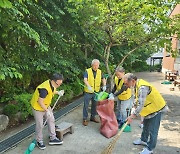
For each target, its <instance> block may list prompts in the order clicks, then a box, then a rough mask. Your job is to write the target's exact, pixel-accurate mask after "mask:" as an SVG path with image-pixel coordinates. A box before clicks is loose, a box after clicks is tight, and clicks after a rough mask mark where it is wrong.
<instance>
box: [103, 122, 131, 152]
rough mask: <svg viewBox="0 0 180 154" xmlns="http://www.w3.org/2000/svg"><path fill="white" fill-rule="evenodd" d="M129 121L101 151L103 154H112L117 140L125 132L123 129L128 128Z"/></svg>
mask: <svg viewBox="0 0 180 154" xmlns="http://www.w3.org/2000/svg"><path fill="white" fill-rule="evenodd" d="M127 124H128V123H127V122H126V123H125V124H124V125H123V127H122V128H121V130H120V131H119V132H118V134H117V135H116V136H115V137H114V138H113V139H112V141H111V142H110V143H109V145H108V146H107V147H106V148H105V149H104V150H103V151H102V152H101V154H112V150H113V149H114V147H115V144H116V142H117V140H118V139H119V137H120V135H121V133H122V132H123V130H124V129H125V128H126V126H127Z"/></svg>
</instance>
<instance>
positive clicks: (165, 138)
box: [5, 72, 180, 154]
mask: <svg viewBox="0 0 180 154" xmlns="http://www.w3.org/2000/svg"><path fill="white" fill-rule="evenodd" d="M137 76H138V77H140V78H144V79H145V80H147V81H149V82H151V83H152V84H153V85H155V86H156V87H157V88H158V90H159V91H160V92H161V93H162V94H163V96H164V98H165V99H166V100H167V102H168V105H169V107H170V109H171V112H170V113H168V115H165V117H164V120H162V123H161V127H160V132H159V138H158V143H157V147H156V149H155V151H154V153H155V154H178V153H179V152H180V111H179V105H180V91H179V90H178V89H175V91H173V92H171V91H169V87H170V86H172V85H162V84H160V83H161V82H162V81H163V79H164V77H163V74H161V73H156V72H155V73H137ZM82 107H83V106H82V105H81V106H79V107H77V108H76V109H74V110H73V111H71V112H70V113H68V114H67V115H65V116H63V117H62V118H61V119H60V120H58V121H56V124H59V123H61V122H69V123H72V124H74V133H73V134H69V133H68V134H66V135H65V136H64V143H63V145H58V146H50V145H48V141H49V139H48V133H47V127H46V128H45V129H44V142H45V144H46V149H45V150H40V149H38V148H37V147H36V148H35V149H34V151H33V154H100V153H101V152H102V151H103V149H104V148H106V147H107V146H108V144H109V142H110V141H111V140H112V138H110V139H107V138H105V137H104V136H103V135H101V134H100V132H99V128H100V124H97V123H93V122H90V123H89V125H88V126H87V127H84V126H83V125H82ZM139 122H140V120H139V118H138V119H135V120H134V121H133V123H132V132H130V133H122V134H121V136H120V138H119V140H118V141H117V143H116V145H115V148H114V149H113V154H137V153H138V152H140V151H141V150H142V149H143V146H134V145H133V144H132V141H133V140H135V139H137V138H139V137H140V134H141V131H142V129H140V128H139V127H138V124H139ZM34 138H35V136H34V135H32V136H31V137H29V138H28V139H26V140H24V141H23V142H21V143H20V144H18V146H17V147H14V148H13V149H10V150H8V151H7V152H5V153H6V154H22V153H24V151H25V150H26V148H27V147H28V145H29V144H30V143H31V141H32V140H33V139H34Z"/></svg>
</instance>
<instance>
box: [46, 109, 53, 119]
mask: <svg viewBox="0 0 180 154" xmlns="http://www.w3.org/2000/svg"><path fill="white" fill-rule="evenodd" d="M46 116H47V117H48V118H50V117H51V116H52V114H51V112H50V111H49V110H47V111H46Z"/></svg>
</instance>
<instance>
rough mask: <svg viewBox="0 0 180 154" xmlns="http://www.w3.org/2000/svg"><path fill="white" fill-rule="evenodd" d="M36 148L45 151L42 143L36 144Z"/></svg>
mask: <svg viewBox="0 0 180 154" xmlns="http://www.w3.org/2000/svg"><path fill="white" fill-rule="evenodd" d="M37 147H38V148H39V149H41V150H44V149H46V146H45V145H44V143H43V141H39V142H37Z"/></svg>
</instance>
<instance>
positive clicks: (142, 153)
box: [139, 148, 153, 154]
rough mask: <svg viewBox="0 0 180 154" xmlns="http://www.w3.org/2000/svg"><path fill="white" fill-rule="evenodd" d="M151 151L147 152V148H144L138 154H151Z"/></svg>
mask: <svg viewBox="0 0 180 154" xmlns="http://www.w3.org/2000/svg"><path fill="white" fill-rule="evenodd" d="M152 153H153V151H150V150H148V149H147V148H144V149H143V151H141V152H140V153H139V154H152Z"/></svg>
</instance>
